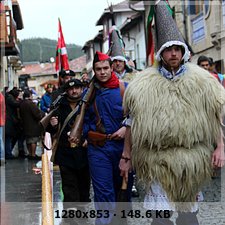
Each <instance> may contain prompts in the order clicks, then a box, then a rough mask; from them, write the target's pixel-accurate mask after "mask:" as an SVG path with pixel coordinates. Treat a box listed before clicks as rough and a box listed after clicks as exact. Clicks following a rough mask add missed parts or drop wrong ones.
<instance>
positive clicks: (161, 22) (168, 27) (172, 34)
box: [155, 0, 190, 62]
mask: <svg viewBox="0 0 225 225" xmlns="http://www.w3.org/2000/svg"><path fill="white" fill-rule="evenodd" d="M166 4H167V3H166V2H165V1H163V0H161V1H157V2H156V5H155V27H156V41H157V45H156V46H157V54H156V59H157V60H158V61H160V60H161V57H160V55H161V53H162V51H163V50H164V49H165V48H168V47H170V46H172V45H180V46H183V48H184V55H183V59H184V61H185V62H186V61H188V59H189V57H190V52H189V50H188V47H187V45H186V44H185V41H184V39H183V37H182V35H181V33H180V31H179V30H178V27H177V25H176V23H175V21H174V19H173V17H172V15H171V14H170V12H169V10H168V8H167V7H168V6H167V5H166Z"/></svg>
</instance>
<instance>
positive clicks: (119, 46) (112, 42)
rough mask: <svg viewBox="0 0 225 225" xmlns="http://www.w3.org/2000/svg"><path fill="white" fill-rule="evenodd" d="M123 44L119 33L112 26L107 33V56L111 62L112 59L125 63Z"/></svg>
mask: <svg viewBox="0 0 225 225" xmlns="http://www.w3.org/2000/svg"><path fill="white" fill-rule="evenodd" d="M124 48H125V44H124V42H123V39H122V37H121V34H120V31H119V30H118V29H117V27H116V26H112V28H111V30H110V33H109V51H108V55H109V56H110V57H111V59H112V61H113V60H114V59H118V60H122V61H125V62H127V60H126V57H125V54H124Z"/></svg>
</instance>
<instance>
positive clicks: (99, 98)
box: [84, 52, 132, 225]
mask: <svg viewBox="0 0 225 225" xmlns="http://www.w3.org/2000/svg"><path fill="white" fill-rule="evenodd" d="M93 70H94V72H95V80H94V87H95V90H94V94H93V98H92V100H91V102H90V106H89V107H88V108H87V110H86V116H85V121H84V136H86V137H87V140H88V160H89V167H90V173H91V178H92V184H93V188H94V201H95V207H96V209H100V210H101V209H102V210H107V211H108V210H109V217H108V216H107V217H108V218H98V219H96V224H98V225H100V224H116V222H115V220H116V218H115V217H114V216H113V215H114V212H115V210H116V203H115V202H116V201H117V194H118V192H119V190H120V188H121V184H122V177H121V176H120V169H119V161H120V159H121V157H122V151H123V144H124V135H125V131H126V127H124V126H122V121H123V119H124V115H123V108H122V99H123V92H124V89H125V87H126V86H127V83H124V82H122V81H119V79H118V78H117V76H116V75H115V73H114V72H113V69H112V62H111V60H110V57H109V56H108V55H106V54H103V53H101V52H96V54H95V57H94V62H93ZM122 158H123V157H122ZM124 160H126V159H124ZM131 188H132V174H130V176H129V181H128V189H127V196H128V199H127V200H128V201H130V198H131ZM117 224H118V223H117ZM120 224H121V223H120Z"/></svg>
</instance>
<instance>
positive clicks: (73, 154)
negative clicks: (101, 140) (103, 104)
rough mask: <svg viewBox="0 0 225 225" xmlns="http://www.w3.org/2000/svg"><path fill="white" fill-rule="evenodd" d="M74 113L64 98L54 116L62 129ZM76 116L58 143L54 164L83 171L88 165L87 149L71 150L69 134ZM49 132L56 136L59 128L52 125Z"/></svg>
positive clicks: (48, 128)
mask: <svg viewBox="0 0 225 225" xmlns="http://www.w3.org/2000/svg"><path fill="white" fill-rule="evenodd" d="M71 111H72V109H71V107H70V105H69V102H68V100H67V98H66V97H63V99H62V101H61V103H60V106H59V109H58V110H57V111H56V112H55V114H54V116H58V121H59V124H60V126H61V127H62V126H63V124H64V121H65V119H66V118H67V116H68V115H69V113H70V112H71ZM76 115H77V114H75V115H74V116H73V117H72V118H71V119H70V121H69V122H68V124H67V125H66V126H65V128H64V130H63V132H62V133H61V136H60V138H59V141H58V147H57V150H56V153H55V158H54V163H55V164H57V165H60V166H67V167H70V168H73V169H81V168H83V167H85V166H86V165H87V163H88V160H87V149H86V148H83V147H76V148H71V147H70V143H69V141H68V135H67V133H68V132H69V131H70V130H71V127H72V125H73V122H74V120H75V118H76ZM47 131H48V132H50V133H51V134H55V133H56V131H57V128H53V127H52V126H51V125H49V126H48V127H47Z"/></svg>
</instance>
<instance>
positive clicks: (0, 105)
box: [0, 92, 5, 127]
mask: <svg viewBox="0 0 225 225" xmlns="http://www.w3.org/2000/svg"><path fill="white" fill-rule="evenodd" d="M3 126H5V98H4V96H3V94H2V93H1V92H0V127H3Z"/></svg>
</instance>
